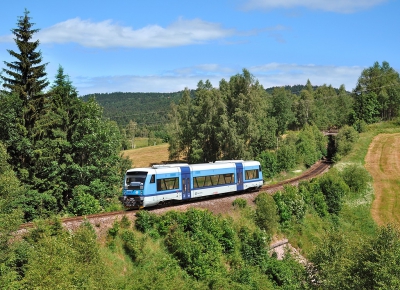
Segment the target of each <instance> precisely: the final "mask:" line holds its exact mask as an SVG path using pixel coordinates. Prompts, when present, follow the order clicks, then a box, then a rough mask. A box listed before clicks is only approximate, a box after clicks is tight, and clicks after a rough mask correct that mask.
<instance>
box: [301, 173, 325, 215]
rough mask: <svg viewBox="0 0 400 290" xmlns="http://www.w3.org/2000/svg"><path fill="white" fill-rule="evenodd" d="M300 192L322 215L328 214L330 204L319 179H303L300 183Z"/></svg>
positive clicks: (310, 205) (309, 204) (308, 203)
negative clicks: (327, 202)
mask: <svg viewBox="0 0 400 290" xmlns="http://www.w3.org/2000/svg"><path fill="white" fill-rule="evenodd" d="M299 193H300V194H301V195H302V196H303V199H304V201H305V202H306V204H307V205H308V206H309V207H311V208H312V209H314V210H315V211H316V212H317V214H318V215H319V216H320V217H324V216H327V215H328V205H327V204H326V200H325V196H324V194H323V192H322V189H321V186H320V184H319V179H313V180H311V181H303V182H301V183H300V184H299Z"/></svg>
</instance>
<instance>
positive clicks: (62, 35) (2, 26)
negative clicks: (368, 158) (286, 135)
mask: <svg viewBox="0 0 400 290" xmlns="http://www.w3.org/2000/svg"><path fill="white" fill-rule="evenodd" d="M4 2H5V1H4ZM6 3H7V4H3V5H1V9H0V70H2V69H3V68H5V67H6V66H5V64H4V62H11V61H14V60H15V58H13V57H11V56H10V54H9V52H8V50H14V51H16V52H17V51H18V48H17V46H16V45H15V42H14V40H13V37H14V35H13V34H12V31H11V30H12V29H13V28H16V27H17V25H16V24H17V21H18V17H20V16H23V15H24V11H25V9H27V10H28V11H29V12H30V13H29V16H30V17H31V18H32V19H31V21H32V22H33V23H35V25H34V27H33V28H35V29H40V30H39V32H37V33H36V34H35V39H39V41H40V45H39V49H40V51H41V53H42V58H43V62H44V63H47V67H46V72H47V78H48V80H49V81H50V82H51V83H52V82H53V81H54V77H55V75H56V73H57V70H58V68H59V66H62V67H63V69H64V73H65V74H67V75H68V76H69V78H70V80H71V81H72V83H73V85H74V86H75V87H76V88H77V90H78V92H79V95H87V94H95V93H111V92H162V93H169V92H177V91H180V90H183V89H184V88H189V89H196V87H197V83H198V82H199V81H200V80H203V81H206V80H209V81H210V82H211V84H212V85H213V86H214V87H218V86H219V82H220V81H221V80H222V79H225V80H229V78H230V77H231V76H234V75H236V74H240V73H242V70H243V69H247V70H249V71H250V73H251V74H252V75H253V76H254V78H255V79H256V80H258V81H259V82H260V83H261V84H262V85H263V86H264V88H269V87H273V86H284V85H297V84H301V85H305V84H306V83H307V80H310V82H311V84H312V85H323V84H326V85H332V86H333V87H337V88H338V87H340V86H341V85H344V86H345V88H346V90H348V91H351V90H352V89H354V88H355V86H356V84H357V80H358V78H359V76H360V75H361V72H362V70H363V69H365V68H368V67H371V66H372V65H373V64H374V63H375V62H379V63H382V62H383V61H387V62H388V63H389V65H390V66H391V67H393V68H394V69H395V70H396V71H398V72H400V55H399V52H400V32H399V28H400V17H399V12H400V1H399V0H230V1H228V0H214V1H210V0H201V1H198V0H190V1H183V0H168V1H165V0H146V1H135V0H114V1H110V0H107V1H103V0H96V1H93V0H90V1H89V0H79V1H77V0H69V1H65V0H60V1H53V0H52V1H50V0H18V1H7V2H6ZM2 74H3V75H4V72H2Z"/></svg>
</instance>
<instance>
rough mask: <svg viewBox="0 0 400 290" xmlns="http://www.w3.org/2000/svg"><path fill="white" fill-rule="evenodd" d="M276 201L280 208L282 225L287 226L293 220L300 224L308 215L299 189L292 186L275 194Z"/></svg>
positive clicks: (285, 187)
mask: <svg viewBox="0 0 400 290" xmlns="http://www.w3.org/2000/svg"><path fill="white" fill-rule="evenodd" d="M274 200H275V203H276V206H277V207H278V213H279V217H280V223H281V224H283V225H285V224H287V223H288V222H290V221H291V220H294V221H296V222H299V221H301V220H302V219H303V217H304V216H305V213H306V204H305V201H304V199H303V196H302V195H301V194H300V193H299V191H298V188H297V187H295V186H291V185H286V186H284V189H283V190H281V191H278V192H276V193H275V194H274Z"/></svg>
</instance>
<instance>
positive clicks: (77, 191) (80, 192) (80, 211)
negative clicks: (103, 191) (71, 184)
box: [68, 185, 101, 216]
mask: <svg viewBox="0 0 400 290" xmlns="http://www.w3.org/2000/svg"><path fill="white" fill-rule="evenodd" d="M87 190H88V187H87V186H84V185H78V186H76V187H75V188H74V190H73V192H72V194H73V196H74V198H73V199H72V200H71V201H70V203H69V204H68V212H70V213H72V214H74V215H78V216H82V215H89V214H94V213H97V212H99V211H100V209H101V208H100V204H99V201H98V200H97V199H96V198H94V197H93V196H92V195H90V194H89V193H86V191H87Z"/></svg>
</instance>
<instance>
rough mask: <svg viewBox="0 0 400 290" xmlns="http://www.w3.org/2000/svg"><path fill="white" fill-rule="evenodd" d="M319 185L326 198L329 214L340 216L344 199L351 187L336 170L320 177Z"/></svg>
mask: <svg viewBox="0 0 400 290" xmlns="http://www.w3.org/2000/svg"><path fill="white" fill-rule="evenodd" d="M319 184H320V186H321V190H322V193H323V194H324V196H325V200H326V204H327V206H328V212H329V213H331V214H335V215H338V214H339V212H340V210H341V209H342V203H343V202H342V199H343V197H344V196H345V195H346V193H347V192H348V191H349V187H348V186H347V184H346V183H345V182H344V180H343V179H342V177H341V176H340V175H339V174H338V172H337V171H336V170H335V169H331V170H330V171H329V172H328V173H326V174H324V175H323V176H322V177H320V179H319Z"/></svg>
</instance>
